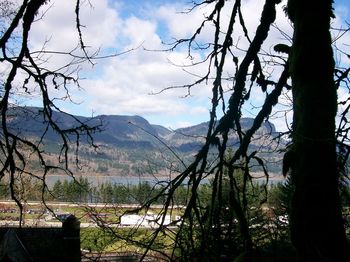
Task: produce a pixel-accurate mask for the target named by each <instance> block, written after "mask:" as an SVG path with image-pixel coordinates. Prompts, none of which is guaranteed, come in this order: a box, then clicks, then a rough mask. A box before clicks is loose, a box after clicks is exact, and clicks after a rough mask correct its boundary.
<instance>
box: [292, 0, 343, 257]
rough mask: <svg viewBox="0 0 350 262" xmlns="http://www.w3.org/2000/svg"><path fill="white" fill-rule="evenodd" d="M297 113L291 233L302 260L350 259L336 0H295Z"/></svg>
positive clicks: (293, 59) (293, 53) (294, 133)
mask: <svg viewBox="0 0 350 262" xmlns="http://www.w3.org/2000/svg"><path fill="white" fill-rule="evenodd" d="M288 14H289V16H290V19H291V20H292V22H293V23H294V36H293V46H292V50H291V54H290V55H291V60H290V61H291V63H290V73H291V77H292V87H293V99H294V119H293V151H294V152H293V153H294V156H295V157H294V163H293V166H292V181H293V183H294V185H295V194H294V196H293V199H292V204H291V217H290V220H291V236H292V242H293V245H294V246H295V248H296V250H297V253H298V261H350V260H347V259H346V257H347V258H348V259H349V251H348V250H349V246H348V244H347V239H346V235H345V230H344V225H343V221H342V215H341V205H340V198H339V192H338V171H337V161H336V143H335V142H336V141H335V116H336V111H337V93H336V88H335V85H334V80H333V72H334V59H333V52H332V47H331V36H330V32H329V29H330V18H331V15H332V0H323V1H317V0H289V1H288Z"/></svg>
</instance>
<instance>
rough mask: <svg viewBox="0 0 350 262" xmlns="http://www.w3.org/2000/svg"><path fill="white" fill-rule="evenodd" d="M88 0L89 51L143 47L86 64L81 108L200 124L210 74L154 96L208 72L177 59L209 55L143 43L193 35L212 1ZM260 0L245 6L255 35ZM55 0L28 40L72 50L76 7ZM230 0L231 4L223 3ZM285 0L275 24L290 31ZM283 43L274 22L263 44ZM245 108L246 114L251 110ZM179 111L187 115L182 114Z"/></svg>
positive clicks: (258, 97) (207, 37)
mask: <svg viewBox="0 0 350 262" xmlns="http://www.w3.org/2000/svg"><path fill="white" fill-rule="evenodd" d="M91 2H92V5H93V8H90V6H88V5H84V6H83V7H82V9H81V24H82V25H84V26H86V27H83V28H82V30H83V38H84V41H85V44H86V45H87V46H89V49H88V50H91V51H92V50H96V49H97V48H100V47H102V48H103V50H102V52H114V50H117V51H123V50H127V49H130V48H136V47H138V46H140V45H141V44H142V45H143V46H142V47H140V48H139V49H137V50H135V51H133V52H130V53H128V54H126V55H122V56H119V57H115V58H112V59H109V60H101V61H98V64H97V65H96V66H95V67H93V68H89V67H87V66H84V67H83V69H84V71H82V75H83V76H84V77H85V78H86V80H82V81H81V84H82V87H83V89H84V91H82V92H75V91H73V99H75V100H76V101H79V102H80V101H85V102H84V103H82V104H81V105H80V106H79V107H80V108H81V111H84V110H85V111H88V112H90V111H91V109H93V111H96V113H97V114H137V115H142V116H146V117H147V116H152V118H153V119H155V118H156V116H157V115H162V120H161V121H163V122H161V123H159V124H166V123H168V126H172V127H183V126H185V125H189V124H196V123H198V121H199V120H198V119H201V120H202V119H203V115H205V116H208V110H209V105H210V99H211V85H212V81H213V80H212V79H209V81H208V85H205V84H202V85H200V86H198V87H194V88H192V90H191V95H192V96H191V97H189V98H186V99H183V98H180V97H183V96H185V95H186V94H187V90H186V89H170V90H168V91H166V92H164V93H161V94H159V95H150V93H152V92H154V93H155V92H158V91H160V90H162V89H164V88H167V87H169V86H176V85H183V84H189V83H192V82H194V81H196V80H197V79H198V77H196V76H194V75H198V76H203V75H204V74H205V72H206V71H207V69H208V68H207V65H206V64H201V65H199V66H197V67H194V68H186V70H188V71H190V72H191V74H188V73H186V72H184V71H183V70H182V68H180V67H177V66H175V65H174V64H176V65H189V64H191V63H193V62H195V61H199V59H200V58H201V57H203V56H204V55H205V53H204V51H202V52H197V53H193V57H194V60H190V59H189V58H188V56H187V50H186V48H179V49H177V50H176V51H174V52H168V53H167V52H157V51H145V50H144V49H143V47H145V48H147V49H150V50H159V49H164V48H167V46H162V44H161V40H165V41H166V42H168V41H169V40H170V39H171V37H174V38H178V39H180V38H184V37H189V36H191V35H192V34H193V33H194V31H195V30H196V29H197V28H198V26H199V25H200V24H201V23H202V21H203V19H204V16H205V15H208V14H209V12H210V10H211V7H212V6H210V5H207V6H203V7H200V8H197V9H195V10H194V11H193V12H192V13H190V14H184V13H179V11H183V10H185V9H186V8H185V7H184V6H181V5H179V4H178V2H177V1H165V4H160V5H152V4H150V2H149V1H145V2H147V3H148V4H147V3H146V4H147V6H146V7H143V6H142V3H143V2H142V1H139V2H140V3H139V4H137V5H133V8H139V9H140V10H141V9H142V8H144V10H143V11H140V12H132V13H123V12H125V10H127V9H125V8H126V7H125V6H126V5H127V4H128V2H119V1H118V2H115V1H107V0H91ZM160 2H161V1H160ZM263 2H264V1H259V0H247V1H244V3H242V12H243V16H244V18H245V22H246V26H247V28H248V31H249V36H250V38H253V36H254V34H255V30H256V26H257V25H258V23H259V21H260V16H261V10H262V5H263ZM50 3H54V4H53V6H52V7H51V8H50V9H49V10H48V12H47V13H46V14H45V16H44V19H43V20H39V21H38V22H36V23H35V25H34V26H33V28H32V30H31V45H32V46H33V47H34V48H36V49H40V48H41V47H42V44H43V42H44V41H45V40H50V41H49V42H48V43H47V50H65V51H69V50H71V49H73V48H74V47H76V46H77V45H78V36H77V31H76V28H75V16H74V6H73V5H72V1H68V0H64V1H63V0H61V1H58V0H56V1H55V2H52V1H50ZM85 3H87V1H86V2H85ZM157 3H159V2H158V1H157ZM226 4H227V5H230V4H232V3H229V2H226ZM284 4H285V2H284V3H282V4H280V5H279V9H278V13H277V20H276V23H277V24H278V26H279V28H280V29H281V30H282V31H284V32H286V33H287V34H288V35H291V31H292V28H291V25H290V24H289V22H288V19H287V18H286V17H285V14H284V12H283V10H282V6H283V5H284ZM112 5H113V6H112ZM339 10H340V11H339V14H340V15H341V17H344V16H347V10H348V9H347V8H346V7H345V6H344V7H342V9H339ZM129 11H130V10H129ZM129 11H128V12H129ZM230 11H231V10H230V9H227V11H226V12H224V13H223V14H222V29H223V30H224V25H227V23H228V19H229V16H230ZM140 14H142V15H143V16H142V17H141V16H140ZM236 23H237V26H236V28H235V37H234V43H238V45H239V47H240V48H242V49H243V50H244V49H246V48H247V46H248V42H247V41H245V40H243V39H244V37H242V35H243V33H242V29H241V28H240V26H239V23H238V20H237V21H236ZM213 30H214V28H213V26H211V25H208V27H207V29H205V30H204V31H202V32H201V35H200V38H199V40H200V41H202V42H212V38H213ZM222 37H223V36H222ZM239 39H240V40H239ZM280 42H286V40H285V39H283V35H282V34H281V33H280V31H278V30H276V29H273V28H272V29H271V31H270V35H269V38H268V41H267V42H266V44H265V45H264V50H265V51H266V52H270V51H271V48H272V47H273V45H275V44H276V43H280ZM235 52H237V55H238V56H239V58H240V59H241V58H242V57H243V55H244V54H245V53H244V51H235ZM68 61H69V58H67V57H61V56H52V59H51V60H50V63H51V64H50V65H51V66H52V67H59V66H60V65H62V64H65V63H67V62H68ZM169 61H170V62H169ZM172 63H174V64H172ZM227 63H228V64H227V66H226V70H227V71H226V72H224V76H228V75H231V76H232V75H233V73H234V70H233V66H234V65H233V62H232V61H227ZM266 71H268V72H269V73H270V74H271V77H276V75H277V73H278V72H277V70H274V71H272V69H271V68H270V67H268V68H266ZM227 84H228V85H230V86H225V88H227V87H231V82H228V83H227ZM228 95H229V93H228ZM251 98H252V103H253V105H254V106H259V105H261V103H262V102H263V99H264V98H265V95H264V94H263V93H262V92H261V91H260V89H259V88H255V89H253V91H252V96H251ZM86 108H88V110H86ZM247 110H248V109H247ZM276 110H278V109H276ZM255 112H256V111H255ZM78 114H79V113H78ZM252 114H254V112H252ZM247 115H248V116H249V112H247ZM181 116H183V119H184V120H179V117H181ZM164 119H166V120H164ZM288 119H290V115H288ZM170 121H173V122H170ZM154 123H156V124H157V122H154ZM276 123H278V126H282V123H283V124H284V120H283V121H282V120H281V121H280V120H276Z"/></svg>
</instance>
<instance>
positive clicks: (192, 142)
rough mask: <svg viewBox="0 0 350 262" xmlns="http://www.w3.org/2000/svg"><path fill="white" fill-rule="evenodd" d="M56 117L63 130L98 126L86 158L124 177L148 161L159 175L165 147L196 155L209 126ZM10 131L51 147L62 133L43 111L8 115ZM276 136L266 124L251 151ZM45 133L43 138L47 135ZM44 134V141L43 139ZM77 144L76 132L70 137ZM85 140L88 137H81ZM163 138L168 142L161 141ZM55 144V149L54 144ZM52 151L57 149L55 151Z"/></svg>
mask: <svg viewBox="0 0 350 262" xmlns="http://www.w3.org/2000/svg"><path fill="white" fill-rule="evenodd" d="M52 118H53V119H54V121H55V122H56V123H57V125H58V126H59V127H60V128H61V129H64V130H69V129H71V128H72V127H76V126H78V122H81V123H85V124H86V125H89V126H99V128H100V131H99V132H95V133H94V134H93V139H94V143H95V144H97V145H100V147H99V150H98V151H97V152H95V151H94V150H92V149H91V148H90V147H89V146H88V144H87V143H86V144H84V140H83V139H82V141H81V148H82V149H81V150H80V152H81V155H82V160H83V161H84V159H85V160H86V163H87V165H89V166H92V167H93V168H92V172H101V173H103V172H109V173H111V172H112V173H118V174H119V173H120V172H122V171H123V172H122V173H123V174H124V175H130V174H136V173H137V172H139V170H144V169H145V168H146V166H147V163H146V162H148V164H149V163H150V162H152V163H153V165H155V166H157V168H156V169H157V172H160V170H161V169H162V168H163V167H164V162H166V161H168V160H166V159H164V158H167V156H166V154H165V153H164V149H161V148H162V147H163V148H164V144H166V145H167V146H169V147H171V148H172V149H173V150H175V151H176V152H178V153H179V154H180V155H181V156H183V157H186V155H188V154H191V155H192V154H193V153H195V152H197V150H198V149H199V148H200V147H201V145H202V144H203V143H204V142H205V136H206V133H207V129H208V122H205V123H201V124H198V125H194V126H190V127H186V128H179V129H176V130H169V129H167V128H165V127H163V126H160V125H152V124H150V123H149V122H148V121H147V120H146V119H144V118H143V117H141V116H122V115H100V116H96V117H94V118H87V117H82V116H73V117H72V116H70V115H68V114H64V113H61V112H52ZM8 119H9V126H10V129H11V130H12V131H13V132H15V133H16V134H18V135H20V136H22V137H26V138H28V139H33V140H37V141H38V140H39V139H42V140H43V141H44V144H45V143H46V144H48V145H50V147H49V148H53V147H57V146H58V145H57V144H58V143H59V142H60V137H59V135H58V134H57V133H56V132H55V131H54V130H52V129H51V128H48V125H47V119H44V117H43V111H42V108H37V107H13V108H11V110H10V111H9V114H8ZM252 124H253V119H251V118H243V119H242V120H241V126H242V130H243V131H244V130H248V129H249V128H250V127H251V126H252ZM275 132H276V130H275V127H274V125H273V124H272V123H269V122H265V123H264V124H263V126H262V127H261V128H260V129H259V130H258V132H257V134H258V136H256V137H255V139H254V140H253V141H252V148H255V147H260V148H261V147H264V148H265V149H268V148H269V147H271V146H273V145H271V141H270V140H269V143H266V137H270V136H271V135H273V134H274V133H275ZM43 134H44V136H43ZM42 136H43V137H42ZM71 136H72V137H71V138H72V141H74V138H75V137H74V134H72V135H71ZM82 137H84V136H82ZM159 140H161V141H162V142H163V143H164V144H162V143H160V141H159ZM237 142H238V137H237V136H236V135H235V134H230V135H229V144H230V145H232V146H234V145H235V144H237ZM55 145H56V146H55ZM53 152H54V151H53Z"/></svg>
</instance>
